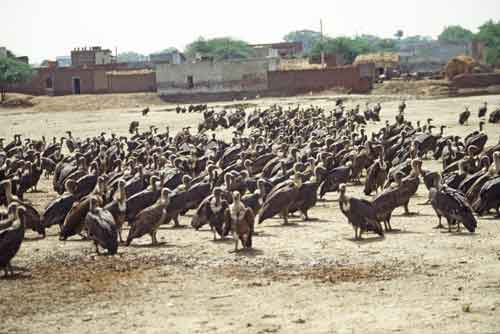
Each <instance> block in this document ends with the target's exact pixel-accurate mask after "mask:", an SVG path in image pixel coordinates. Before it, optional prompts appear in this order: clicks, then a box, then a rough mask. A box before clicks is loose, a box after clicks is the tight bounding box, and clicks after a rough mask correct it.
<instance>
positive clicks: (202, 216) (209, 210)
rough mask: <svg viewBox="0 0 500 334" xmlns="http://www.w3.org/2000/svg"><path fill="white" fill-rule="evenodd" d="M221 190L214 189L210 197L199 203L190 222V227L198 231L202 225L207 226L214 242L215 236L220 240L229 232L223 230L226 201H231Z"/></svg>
mask: <svg viewBox="0 0 500 334" xmlns="http://www.w3.org/2000/svg"><path fill="white" fill-rule="evenodd" d="M227 194H229V193H227V192H224V191H223V190H222V188H220V187H216V188H214V190H213V192H212V195H211V196H208V197H207V198H205V199H204V200H203V202H201V204H200V205H199V206H198V209H196V213H195V214H194V215H193V218H192V220H191V226H192V227H193V228H195V229H196V230H198V229H199V228H200V227H201V226H203V225H204V224H207V223H208V224H209V225H210V229H211V230H212V232H213V235H214V238H213V239H214V241H215V240H217V234H219V236H220V237H221V238H223V237H225V236H226V235H227V233H228V232H229V230H228V229H227V228H224V220H225V212H226V209H227V208H228V207H229V204H228V201H229V200H230V199H231V198H230V196H227Z"/></svg>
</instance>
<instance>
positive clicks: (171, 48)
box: [160, 46, 179, 53]
mask: <svg viewBox="0 0 500 334" xmlns="http://www.w3.org/2000/svg"><path fill="white" fill-rule="evenodd" d="M178 51H179V50H178V49H177V48H176V47H173V46H171V47H168V48H166V49H163V50H161V51H160V53H171V52H178Z"/></svg>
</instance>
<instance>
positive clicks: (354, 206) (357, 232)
mask: <svg viewBox="0 0 500 334" xmlns="http://www.w3.org/2000/svg"><path fill="white" fill-rule="evenodd" d="M339 192H340V196H339V205H340V211H342V213H343V214H344V216H346V218H347V220H348V222H349V223H350V224H351V225H352V227H353V229H354V239H355V240H361V239H362V235H363V232H375V233H377V234H378V235H380V236H381V237H383V236H384V231H383V229H382V226H381V225H380V223H379V222H378V221H377V215H376V214H375V210H374V208H373V206H372V204H371V203H370V202H369V201H367V200H364V199H358V198H354V197H348V196H347V195H346V185H345V184H341V185H340V187H339Z"/></svg>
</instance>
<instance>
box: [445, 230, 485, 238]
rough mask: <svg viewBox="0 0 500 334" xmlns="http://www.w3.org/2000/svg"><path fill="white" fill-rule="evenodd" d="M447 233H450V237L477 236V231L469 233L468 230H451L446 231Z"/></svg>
mask: <svg viewBox="0 0 500 334" xmlns="http://www.w3.org/2000/svg"><path fill="white" fill-rule="evenodd" d="M446 233H447V234H449V235H450V237H471V238H473V237H476V236H478V235H479V234H477V233H470V232H467V231H464V232H454V231H452V232H451V233H449V232H446Z"/></svg>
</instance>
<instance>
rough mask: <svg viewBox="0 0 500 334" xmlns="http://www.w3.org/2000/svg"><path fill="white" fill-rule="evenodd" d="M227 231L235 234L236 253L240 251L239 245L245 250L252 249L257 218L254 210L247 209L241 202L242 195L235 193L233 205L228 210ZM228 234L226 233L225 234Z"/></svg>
mask: <svg viewBox="0 0 500 334" xmlns="http://www.w3.org/2000/svg"><path fill="white" fill-rule="evenodd" d="M225 214H226V219H225V223H226V224H227V225H226V226H227V227H226V228H225V229H226V230H227V229H230V230H231V232H232V234H233V240H234V251H235V252H237V251H238V244H239V242H240V241H241V245H242V246H243V248H244V249H250V248H252V234H253V231H254V221H255V216H254V214H253V211H252V209H250V208H248V207H246V206H245V205H244V204H243V203H242V201H241V194H240V193H239V192H237V191H235V192H234V193H233V203H232V204H231V205H230V206H229V208H227V209H226V213H225ZM227 233H228V232H227V231H225V234H227Z"/></svg>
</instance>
